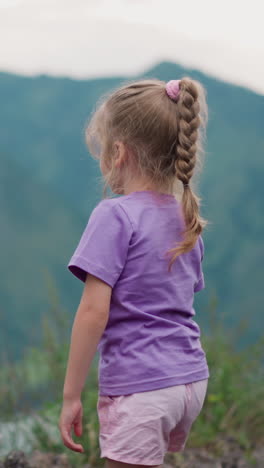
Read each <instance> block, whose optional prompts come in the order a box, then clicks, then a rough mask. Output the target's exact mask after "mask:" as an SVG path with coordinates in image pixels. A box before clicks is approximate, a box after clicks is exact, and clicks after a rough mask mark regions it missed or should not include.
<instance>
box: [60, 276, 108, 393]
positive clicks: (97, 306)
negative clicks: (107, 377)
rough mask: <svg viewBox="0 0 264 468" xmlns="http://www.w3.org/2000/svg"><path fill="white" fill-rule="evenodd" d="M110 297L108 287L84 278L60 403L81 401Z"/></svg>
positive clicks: (104, 325)
mask: <svg viewBox="0 0 264 468" xmlns="http://www.w3.org/2000/svg"><path fill="white" fill-rule="evenodd" d="M111 294H112V288H111V286H109V285H108V284H107V283H105V282H104V281H102V280H100V279H99V278H97V277H96V276H93V275H91V274H87V276H86V281H85V286H84V289H83V294H82V297H81V300H80V304H79V307H78V309H77V312H76V316H75V319H74V323H73V327H72V333H71V343H70V351H69V358H68V364H67V370H66V376H65V382H64V388H63V399H64V400H78V399H80V398H81V393H82V389H83V387H84V384H85V381H86V377H87V374H88V372H89V369H90V367H91V364H92V361H93V358H94V355H95V353H96V350H97V345H98V343H99V341H100V339H101V336H102V334H103V332H104V330H105V327H106V324H107V321H108V317H109V307H110V300H111Z"/></svg>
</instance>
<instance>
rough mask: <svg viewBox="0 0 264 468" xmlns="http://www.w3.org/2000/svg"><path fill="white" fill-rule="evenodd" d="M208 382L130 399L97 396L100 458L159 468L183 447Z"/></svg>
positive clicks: (146, 393) (173, 387) (132, 396)
mask: <svg viewBox="0 0 264 468" xmlns="http://www.w3.org/2000/svg"><path fill="white" fill-rule="evenodd" d="M207 385H208V379H205V380H198V381H196V382H192V383H189V384H183V385H174V386H172V387H166V388H161V389H158V390H151V391H146V392H139V393H131V394H129V395H120V396H105V395H98V400H97V413H98V419H99V423H100V432H99V444H100V449H101V455H100V458H103V457H107V458H111V459H112V460H117V461H121V462H123V463H133V464H135V465H161V464H162V463H163V461H164V455H165V453H166V452H179V451H182V450H183V449H184V447H185V444H186V441H187V439H188V435H189V431H190V429H191V426H192V424H193V422H194V421H195V419H196V418H197V416H198V414H199V413H200V411H201V409H202V407H203V403H204V399H205V395H206V391H207Z"/></svg>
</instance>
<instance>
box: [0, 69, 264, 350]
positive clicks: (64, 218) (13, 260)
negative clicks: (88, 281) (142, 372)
mask: <svg viewBox="0 0 264 468" xmlns="http://www.w3.org/2000/svg"><path fill="white" fill-rule="evenodd" d="M184 75H188V76H191V77H193V78H194V79H198V80H199V81H201V82H202V83H203V85H204V86H205V87H206V90H207V100H208V106H209V123H208V131H207V146H206V160H205V167H204V172H203V174H202V176H201V181H200V193H201V196H202V198H203V204H202V214H203V215H204V216H205V217H206V218H207V219H209V220H210V222H211V223H212V224H211V226H210V227H208V228H207V230H206V231H204V234H203V238H204V243H205V257H204V262H203V267H204V275H205V281H206V288H205V289H204V290H202V291H201V292H200V293H199V294H197V295H196V297H195V305H196V309H197V321H198V322H199V324H200V325H201V326H202V328H203V329H204V330H206V328H207V305H208V302H209V301H210V298H211V297H212V296H213V295H215V294H216V295H217V300H218V305H217V314H219V315H221V316H222V315H224V316H225V317H226V318H225V320H226V323H227V324H228V325H230V326H231V325H233V324H235V323H237V321H239V320H240V318H241V317H245V319H247V320H248V329H247V331H246V335H245V336H244V337H243V341H247V342H248V341H254V340H255V339H256V338H257V337H258V336H260V334H261V327H260V326H259V323H262V315H263V305H262V304H263V292H262V288H261V284H260V282H261V281H262V278H263V273H264V267H263V263H264V262H263V260H264V255H263V224H264V220H263V216H262V209H261V208H262V207H261V201H262V200H263V199H264V197H263V195H264V189H263V185H262V184H261V183H260V178H261V174H262V172H263V165H264V162H263V154H264V136H263V132H262V126H263V124H262V122H263V111H264V96H260V95H258V94H256V93H254V92H252V91H250V90H248V89H245V88H242V87H240V86H234V85H231V84H229V83H225V82H222V81H220V80H216V79H214V78H211V77H209V76H207V75H205V74H203V73H200V72H199V71H197V70H191V69H184V68H182V67H180V66H178V65H176V64H172V63H161V64H159V65H157V66H156V67H155V68H153V69H151V70H149V71H148V72H146V74H145V76H151V77H157V78H161V79H164V80H169V79H173V78H175V79H176V78H180V77H181V76H184ZM141 76H142V75H141ZM123 81H124V79H123V78H122V77H120V79H118V78H115V79H98V80H95V79H93V80H72V79H70V78H54V77H49V76H45V75H40V76H38V77H22V76H17V75H13V74H9V73H0V98H1V110H2V112H1V113H0V142H1V150H0V151H1V155H0V174H1V175H0V177H1V186H0V194H1V197H0V200H1V201H0V203H1V212H0V217H1V231H0V239H1V240H2V247H3V248H2V261H1V265H0V275H1V285H0V288H1V291H0V293H1V298H2V301H1V320H2V327H1V333H2V335H3V336H2V337H1V341H0V343H1V344H0V351H1V348H2V347H3V348H2V349H4V348H6V346H7V343H8V348H10V350H12V352H14V356H16V357H19V355H20V354H21V349H23V347H24V346H26V345H27V344H28V343H31V342H32V340H33V339H34V340H37V336H38V324H39V319H40V316H41V315H42V314H43V313H45V311H46V310H47V308H49V307H50V304H49V286H48V284H49V280H48V279H47V278H50V279H51V281H54V283H55V287H57V289H58V293H59V295H60V298H61V301H62V303H63V305H64V306H65V307H66V308H67V309H68V310H69V313H70V314H74V312H75V308H76V306H77V302H78V300H79V295H80V292H81V288H82V285H81V284H80V282H78V281H77V280H75V279H74V278H73V277H72V275H70V273H69V272H68V271H67V268H66V263H67V261H68V259H69V257H70V255H71V254H72V252H73V250H74V248H75V246H76V242H77V241H78V240H79V236H80V234H81V232H82V229H83V228H84V225H85V223H86V221H87V218H88V216H89V214H90V211H91V210H92V208H93V206H94V205H95V204H96V203H97V202H98V201H99V200H100V197H101V189H100V187H99V186H98V177H99V176H100V172H99V168H98V167H97V165H96V162H95V161H94V160H93V159H92V158H91V157H90V156H89V155H88V153H87V150H86V147H85V144H84V136H83V131H84V125H85V122H86V120H87V119H88V118H89V115H90V112H91V110H92V109H93V107H94V105H95V102H96V100H97V98H98V97H99V96H100V95H101V94H102V93H104V92H105V91H106V90H108V89H109V88H112V87H115V86H116V85H118V84H119V83H120V82H123ZM251 317H254V320H250V318H251ZM2 343H3V344H2Z"/></svg>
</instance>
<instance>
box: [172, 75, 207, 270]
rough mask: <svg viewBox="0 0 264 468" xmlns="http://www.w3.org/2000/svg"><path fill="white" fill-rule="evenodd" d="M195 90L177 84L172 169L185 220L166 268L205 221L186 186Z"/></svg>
mask: <svg viewBox="0 0 264 468" xmlns="http://www.w3.org/2000/svg"><path fill="white" fill-rule="evenodd" d="M198 97H199V94H198V88H197V86H196V85H195V83H194V81H193V80H191V79H188V78H183V79H182V80H181V81H180V93H179V99H178V102H177V110H178V138H177V145H176V159H175V170H176V177H177V178H178V179H179V180H181V181H182V183H183V196H182V211H183V215H184V220H185V230H184V232H183V233H182V236H183V241H182V242H181V243H180V245H178V244H177V245H178V246H177V247H176V248H175V247H174V248H173V249H170V250H169V252H172V253H173V257H172V259H171V261H170V265H169V269H170V268H171V265H172V263H173V261H174V260H175V259H176V258H177V256H178V255H180V254H181V253H184V252H188V251H189V250H191V249H192V248H193V247H194V245H195V243H196V240H197V238H198V236H199V234H200V233H201V232H202V230H203V227H205V225H206V224H207V221H206V220H205V219H203V218H202V217H201V216H200V215H199V205H200V197H198V196H197V195H196V194H195V193H194V191H193V189H192V188H191V186H190V180H191V178H192V175H193V172H194V168H195V165H196V153H197V147H198V136H199V134H198V129H199V126H200V123H201V120H200V116H199V113H200V104H199V99H198Z"/></svg>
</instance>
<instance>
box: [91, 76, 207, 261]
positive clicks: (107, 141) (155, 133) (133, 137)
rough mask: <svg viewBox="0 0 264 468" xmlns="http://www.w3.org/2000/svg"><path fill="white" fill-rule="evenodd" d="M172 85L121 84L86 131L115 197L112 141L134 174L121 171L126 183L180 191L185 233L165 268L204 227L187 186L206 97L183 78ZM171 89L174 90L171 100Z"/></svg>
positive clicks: (199, 146) (197, 159) (198, 155)
mask: <svg viewBox="0 0 264 468" xmlns="http://www.w3.org/2000/svg"><path fill="white" fill-rule="evenodd" d="M177 82H178V83H176V80H172V81H170V82H169V83H166V82H164V81H161V80H158V79H141V80H137V81H130V82H126V83H125V84H124V85H123V86H121V87H119V88H118V89H116V90H114V91H111V92H110V93H107V94H105V95H103V96H102V98H101V99H100V100H99V101H98V107H97V109H96V110H95V112H94V113H93V115H92V118H91V119H90V122H89V124H88V126H87V128H86V142H87V145H88V148H89V150H90V153H91V155H93V156H95V157H96V158H97V157H98V156H99V158H100V160H101V159H103V160H104V164H105V167H107V172H106V173H105V174H104V180H105V189H106V187H107V186H108V185H111V187H116V188H117V193H123V187H122V181H121V179H120V177H119V174H118V172H117V171H116V169H115V168H114V166H113V164H112V155H113V154H114V142H115V141H116V140H120V141H122V142H123V143H124V144H125V145H126V147H127V148H128V150H129V152H130V154H131V155H132V162H133V167H134V171H131V166H130V167H129V168H127V174H126V181H127V180H128V178H129V177H130V178H131V177H132V178H133V177H137V176H138V175H139V176H140V177H144V178H145V180H147V181H149V183H150V184H151V186H154V187H156V188H157V190H162V189H165V190H166V189H168V188H171V187H173V191H174V192H175V195H178V194H179V192H181V189H183V193H182V197H181V206H182V211H183V217H184V220H185V230H184V232H183V233H182V236H183V240H182V242H180V243H179V244H177V245H176V246H175V247H174V248H173V249H170V250H169V251H168V253H169V252H170V253H171V254H172V258H171V260H170V264H169V268H171V265H172V263H173V262H174V261H175V260H176V258H177V256H178V255H180V254H181V253H184V252H188V251H189V250H191V249H192V248H193V246H194V244H195V243H196V241H197V238H198V236H199V234H200V233H201V232H202V230H203V228H204V227H205V226H206V224H207V223H208V221H206V220H205V219H203V218H202V217H201V215H200V213H199V207H200V202H201V198H200V197H199V196H198V195H197V193H195V190H194V186H191V185H193V179H194V176H195V175H198V173H199V172H200V170H201V168H202V158H203V155H204V149H203V139H204V136H205V130H206V125H207V120H208V108H207V104H206V92H205V89H204V88H203V86H202V84H201V83H200V82H198V81H196V80H193V79H191V78H189V77H184V78H182V79H181V80H177ZM174 84H177V86H178V92H177V93H176V94H173V88H172V87H173V85H174ZM171 86H172V87H171ZM171 90H172V92H171ZM99 148H100V151H98V149H99ZM179 184H180V185H179ZM104 193H105V192H104Z"/></svg>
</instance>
